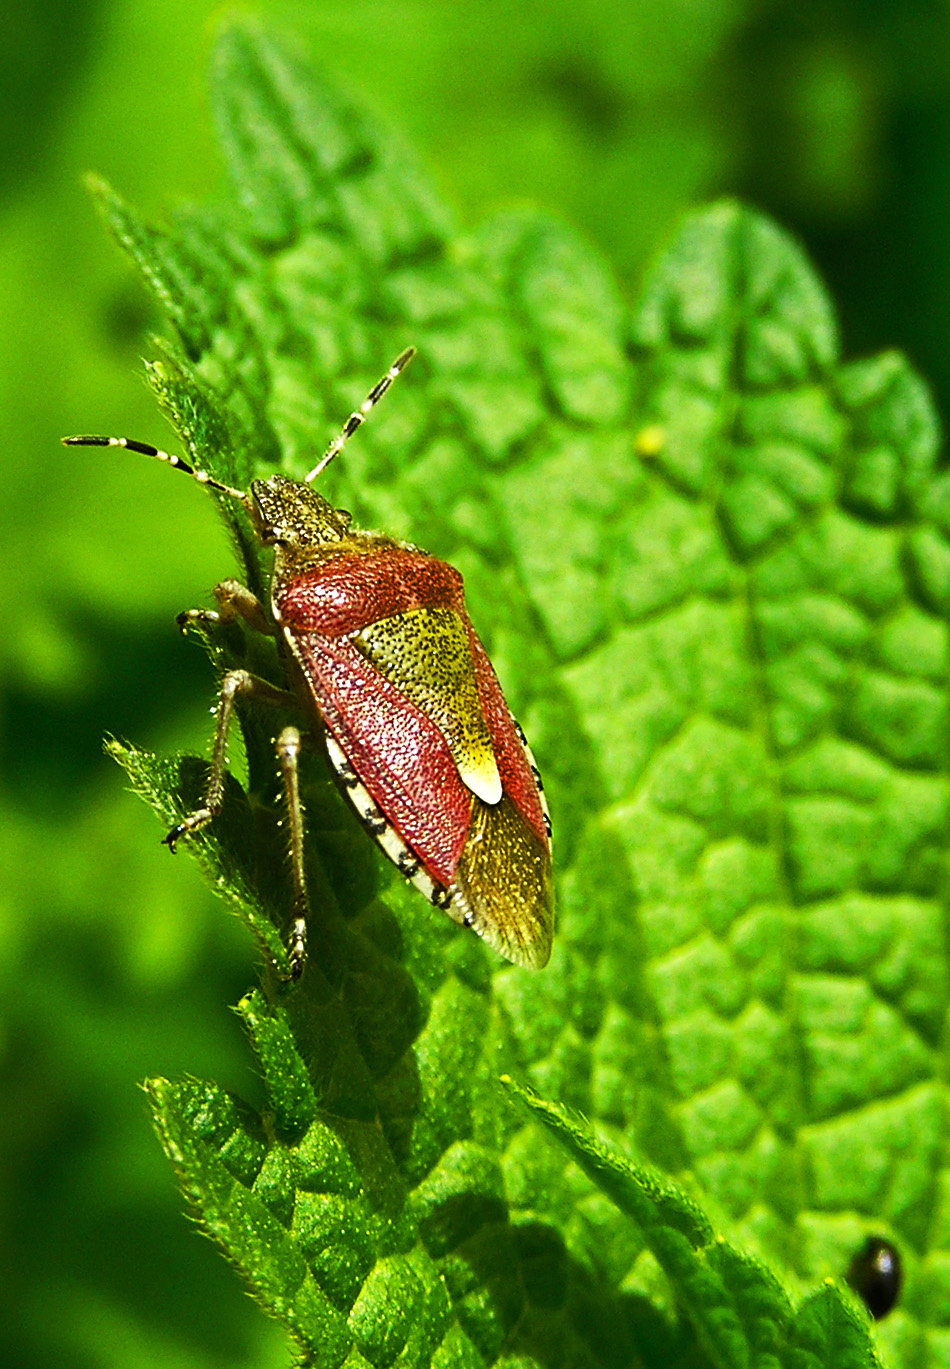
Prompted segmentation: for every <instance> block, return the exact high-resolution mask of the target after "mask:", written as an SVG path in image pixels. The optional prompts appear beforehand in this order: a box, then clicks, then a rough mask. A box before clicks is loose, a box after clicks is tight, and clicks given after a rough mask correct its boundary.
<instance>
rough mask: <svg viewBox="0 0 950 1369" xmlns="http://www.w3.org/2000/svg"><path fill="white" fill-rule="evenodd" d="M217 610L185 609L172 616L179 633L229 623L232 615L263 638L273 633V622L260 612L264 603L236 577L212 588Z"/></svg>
mask: <svg viewBox="0 0 950 1369" xmlns="http://www.w3.org/2000/svg"><path fill="white" fill-rule="evenodd" d="M214 597H215V599H216V600H217V601H218V607H217V609H213V608H186V609H185V611H184V612H183V613H179V615H178V617H177V618H176V619H175V621H176V623H177V624H178V626H179V628H180V629H181V631H182V632H187V630H188V629H189V628H190V627H212V626H216V625H217V624H219V623H231V622H233V621H234V619H235V618H243V619H244V621H245V622H246V623H247V624H249V626H250V627H252V628H253V629H254V631H255V632H261V633H263V634H264V636H266V637H272V636H273V635H274V625H273V623H271V622H270V621H269V619H268V617H267V614H266V612H265V611H264V605H263V604H262V603H261V601H260V599H258V597H257V595H256V594H252V593H251V591H250V590H249V589H248V588H247V586H246V585H242V584H241V582H240V580H222V581H221V583H220V584H218V585H215V587H214Z"/></svg>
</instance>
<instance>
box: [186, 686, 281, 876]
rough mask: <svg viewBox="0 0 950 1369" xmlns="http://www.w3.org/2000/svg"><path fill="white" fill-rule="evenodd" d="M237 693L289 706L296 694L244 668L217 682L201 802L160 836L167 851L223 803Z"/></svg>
mask: <svg viewBox="0 0 950 1369" xmlns="http://www.w3.org/2000/svg"><path fill="white" fill-rule="evenodd" d="M238 696H241V697H242V698H245V699H254V700H255V701H256V702H258V703H267V704H274V705H275V706H277V707H279V708H293V707H296V704H297V700H296V697H295V696H294V695H293V694H288V693H287V692H286V690H283V689H277V688H276V687H275V686H274V685H272V684H268V683H267V681H266V680H260V679H258V677H257V676H256V675H252V674H251V673H250V672H249V671H247V670H229V671H228V673H227V675H225V677H224V679H223V680H222V681H221V693H220V695H219V696H218V709H217V715H216V722H215V729H214V746H213V748H212V751H211V774H210V776H209V777H208V787H207V789H206V790H205V801H204V805H203V806H202V807H201V808H196V809H195V811H194V812H193V813H189V814H188V816H187V817H186V818H183V819H182V820H181V822H179V823H178V824H177V825H176V826H175V827H173V828H172V830H171V831H170V832H169V833H168V836H167V837H165V838H164V844H165V845H166V846H167V847H168V849H169V850H170V851H174V849H175V845H176V843H177V842H178V841H179V840H180V839H181V837H184V836H188V835H190V833H192V832H200V831H201V829H202V827H206V826H207V825H208V823H209V822H210V821H211V820H212V818H215V817H217V815H218V813H220V811H221V805H222V804H223V802H224V770H225V764H226V751H227V745H228V732H229V731H230V728H231V718H232V716H233V714H234V701H235V699H236V698H238Z"/></svg>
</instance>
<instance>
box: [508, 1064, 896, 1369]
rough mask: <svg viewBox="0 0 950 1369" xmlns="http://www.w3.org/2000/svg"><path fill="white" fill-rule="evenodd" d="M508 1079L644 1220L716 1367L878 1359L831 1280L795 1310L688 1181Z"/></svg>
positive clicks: (620, 1203)
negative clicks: (717, 1231) (723, 1231)
mask: <svg viewBox="0 0 950 1369" xmlns="http://www.w3.org/2000/svg"><path fill="white" fill-rule="evenodd" d="M502 1082H503V1083H505V1084H507V1086H508V1087H509V1088H510V1089H511V1090H512V1092H513V1093H514V1095H515V1096H516V1097H518V1098H520V1099H521V1101H522V1102H524V1103H525V1104H526V1105H527V1106H528V1108H529V1109H530V1110H531V1112H532V1113H534V1115H535V1116H537V1117H539V1118H540V1119H541V1121H542V1122H544V1124H545V1125H546V1126H547V1127H549V1128H550V1130H551V1131H552V1132H553V1133H554V1135H555V1136H557V1137H558V1139H559V1140H560V1141H561V1143H562V1144H563V1145H564V1146H565V1147H566V1149H567V1151H568V1153H569V1154H570V1155H571V1156H572V1158H573V1159H574V1160H576V1161H577V1163H578V1165H579V1166H580V1168H581V1169H582V1170H583V1171H584V1173H585V1174H587V1175H588V1176H589V1178H590V1179H592V1180H593V1182H594V1183H595V1184H597V1186H598V1187H599V1188H600V1189H602V1190H603V1192H604V1193H606V1194H607V1196H608V1197H609V1198H611V1199H612V1201H613V1202H615V1203H616V1205H617V1207H618V1208H620V1210H621V1211H622V1212H625V1213H626V1214H627V1216H628V1217H631V1218H632V1219H633V1221H634V1222H636V1224H637V1226H638V1227H639V1229H640V1231H641V1232H642V1234H643V1237H644V1240H645V1241H646V1244H647V1246H648V1247H649V1249H650V1251H651V1253H652V1254H653V1255H654V1257H655V1258H656V1261H657V1263H658V1264H659V1266H660V1268H661V1269H662V1270H663V1273H664V1274H665V1275H666V1276H667V1278H668V1279H669V1281H670V1284H671V1285H672V1287H673V1289H674V1291H675V1293H676V1296H677V1300H678V1301H679V1303H680V1305H681V1306H682V1307H683V1308H684V1310H685V1311H686V1313H687V1315H688V1316H689V1318H690V1320H691V1322H692V1323H693V1326H694V1328H695V1330H696V1335H697V1338H698V1340H699V1342H700V1344H701V1345H702V1346H703V1348H704V1349H705V1351H706V1353H707V1354H708V1356H709V1359H710V1362H711V1363H712V1364H714V1365H716V1367H717V1369H745V1366H747V1365H750V1364H756V1363H770V1364H776V1365H778V1364H789V1365H796V1366H799V1365H802V1366H803V1365H804V1364H809V1365H811V1364H814V1365H815V1366H818V1365H828V1366H829V1369H831V1366H837V1367H838V1369H843V1366H845V1365H854V1366H855V1367H856V1369H857V1366H865V1365H869V1364H872V1363H873V1362H874V1356H873V1355H872V1353H871V1349H870V1346H869V1344H868V1338H867V1332H866V1327H865V1323H864V1320H863V1318H861V1316H860V1315H857V1314H856V1313H855V1310H854V1309H853V1307H851V1306H850V1305H849V1303H848V1300H847V1299H846V1298H845V1297H843V1296H842V1294H841V1292H840V1290H839V1289H837V1288H836V1287H834V1286H833V1285H831V1286H829V1287H826V1288H824V1289H822V1290H821V1291H820V1292H818V1293H816V1294H814V1295H813V1296H812V1297H810V1298H808V1299H806V1300H805V1301H804V1302H803V1303H802V1305H801V1307H800V1308H799V1309H798V1312H797V1313H793V1311H792V1306H791V1303H790V1301H789V1298H788V1295H787V1294H786V1292H785V1290H784V1289H783V1288H782V1287H781V1285H780V1284H779V1282H778V1280H777V1279H776V1278H775V1276H774V1275H773V1274H772V1273H771V1271H770V1270H768V1269H767V1268H766V1266H765V1265H764V1264H763V1263H762V1262H761V1261H760V1260H757V1259H754V1258H751V1257H749V1256H748V1255H744V1254H743V1253H742V1252H741V1251H738V1250H736V1249H735V1247H734V1246H732V1245H730V1244H729V1243H728V1242H727V1241H726V1239H725V1238H724V1237H723V1236H714V1235H713V1233H712V1230H711V1229H710V1226H709V1223H708V1221H707V1220H706V1218H705V1216H704V1214H703V1213H702V1211H701V1210H700V1209H699V1208H698V1207H697V1205H696V1203H695V1202H694V1201H693V1200H692V1199H691V1198H690V1197H689V1196H688V1195H687V1194H686V1193H685V1192H684V1191H683V1190H682V1189H679V1188H677V1187H676V1186H675V1185H673V1184H670V1183H668V1182H664V1180H663V1179H662V1178H661V1177H660V1176H659V1175H657V1174H655V1173H652V1172H651V1171H650V1170H649V1169H647V1168H645V1167H644V1166H643V1165H642V1164H638V1163H637V1162H636V1161H635V1160H632V1159H630V1158H629V1157H626V1156H622V1155H619V1154H617V1153H615V1152H613V1151H611V1150H610V1149H609V1148H608V1147H607V1146H605V1145H602V1144H600V1143H599V1142H598V1141H597V1140H596V1139H595V1138H594V1136H593V1135H592V1134H591V1133H590V1131H589V1130H588V1129H587V1128H585V1127H582V1126H580V1125H578V1123H576V1122H574V1121H573V1120H572V1119H571V1118H570V1117H569V1116H568V1114H567V1113H566V1112H565V1111H564V1109H563V1108H560V1107H558V1106H557V1105H556V1104H553V1103H547V1102H545V1101H544V1100H543V1099H541V1098H539V1097H538V1096H537V1094H535V1093H532V1092H531V1091H530V1090H526V1089H523V1088H519V1087H518V1086H517V1085H516V1084H514V1083H513V1081H512V1080H510V1079H508V1078H507V1077H506V1078H504V1079H503V1081H502Z"/></svg>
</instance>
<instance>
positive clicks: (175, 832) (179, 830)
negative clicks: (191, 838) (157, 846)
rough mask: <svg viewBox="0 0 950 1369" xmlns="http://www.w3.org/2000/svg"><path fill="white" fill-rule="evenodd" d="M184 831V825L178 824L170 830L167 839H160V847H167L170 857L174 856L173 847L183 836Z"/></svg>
mask: <svg viewBox="0 0 950 1369" xmlns="http://www.w3.org/2000/svg"><path fill="white" fill-rule="evenodd" d="M186 830H187V828H186V827H185V824H184V823H183V822H180V823H179V824H178V826H177V827H173V828H172V830H171V831H170V832H169V834H168V836H167V837H162V845H163V846H167V847H168V849H169V851H171V853H172V855H174V854H175V847H176V846H177V844H178V842H179V840H180V839H181V838H182V837H183V836H184V835H185V832H186Z"/></svg>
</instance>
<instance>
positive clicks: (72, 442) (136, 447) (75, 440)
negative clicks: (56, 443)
mask: <svg viewBox="0 0 950 1369" xmlns="http://www.w3.org/2000/svg"><path fill="white" fill-rule="evenodd" d="M62 442H63V446H64V447H124V448H125V450H126V451H128V452H138V453H140V455H142V456H154V457H155V459H156V460H157V461H164V462H166V463H167V464H168V465H169V466H174V467H175V469H176V470H178V471H184V472H185V474H186V475H190V476H192V478H193V479H195V480H197V481H198V484H199V485H207V486H208V487H209V488H210V489H212V490H220V491H221V493H222V494H229V495H230V496H231V497H232V499H244V497H245V496H244V493H243V491H241V490H233V489H232V488H231V486H230V485H222V483H221V481H220V480H215V478H214V477H213V476H211V475H209V474H208V472H207V471H196V470H195V468H194V466H190V465H189V464H188V462H187V461H185V460H184V458H183V457H180V456H173V455H172V454H171V453H170V452H163V451H161V449H160V448H158V447H153V446H151V445H150V444H149V443H148V442H133V441H132V439H131V438H130V437H100V436H79V437H64V438H63V439H62Z"/></svg>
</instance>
